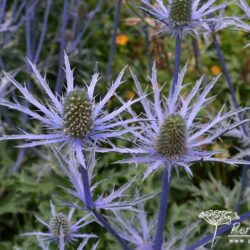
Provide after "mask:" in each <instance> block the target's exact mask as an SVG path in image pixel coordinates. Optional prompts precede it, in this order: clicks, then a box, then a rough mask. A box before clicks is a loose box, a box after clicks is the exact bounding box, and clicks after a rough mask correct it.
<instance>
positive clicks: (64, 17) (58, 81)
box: [56, 0, 68, 94]
mask: <svg viewBox="0 0 250 250" xmlns="http://www.w3.org/2000/svg"><path fill="white" fill-rule="evenodd" d="M67 21H68V0H64V1H63V11H62V23H61V31H60V51H59V64H58V72H57V78H56V92H57V93H58V94H60V93H61V91H62V86H63V79H64V77H63V67H62V65H63V52H64V50H65V44H66V41H65V30H66V26H67Z"/></svg>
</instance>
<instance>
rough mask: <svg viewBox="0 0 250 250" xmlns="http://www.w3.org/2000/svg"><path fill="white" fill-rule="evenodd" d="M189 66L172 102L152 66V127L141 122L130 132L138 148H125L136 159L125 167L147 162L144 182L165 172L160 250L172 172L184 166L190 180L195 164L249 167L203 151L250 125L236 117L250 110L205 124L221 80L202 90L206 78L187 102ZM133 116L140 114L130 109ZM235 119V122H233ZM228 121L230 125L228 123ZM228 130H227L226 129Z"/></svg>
mask: <svg viewBox="0 0 250 250" xmlns="http://www.w3.org/2000/svg"><path fill="white" fill-rule="evenodd" d="M186 71H187V64H186V65H185V67H184V68H183V70H182V71H181V73H180V74H179V77H178V80H177V85H176V87H175V90H174V93H173V94H171V92H170V93H169V96H168V98H165V97H164V96H163V95H162V94H161V89H160V88H159V86H158V81H157V73H156V67H155V65H154V66H153V69H152V76H151V78H150V81H151V84H152V89H153V101H152V100H151V98H150V97H148V96H147V97H146V98H143V99H142V100H141V101H140V102H141V105H142V107H143V109H144V116H145V119H147V120H149V121H150V122H148V123H144V122H140V125H139V126H138V129H137V130H136V131H131V133H132V134H133V137H134V140H135V145H136V146H135V147H134V148H133V147H132V148H131V149H125V150H124V153H126V152H130V153H131V154H133V155H134V157H132V158H131V159H126V160H123V161H122V163H130V164H131V163H135V162H136V163H147V164H149V167H148V169H147V171H146V172H145V174H144V179H145V178H147V177H148V175H149V174H150V173H152V172H153V171H155V170H157V169H159V168H161V167H163V168H164V174H163V179H162V191H161V202H160V208H159V213H158V223H157V231H156V234H155V242H154V243H155V249H161V245H162V243H163V231H164V221H165V218H166V210H167V203H168V198H169V197H168V196H169V188H170V177H171V172H172V169H173V168H175V169H177V171H178V168H179V167H183V168H184V170H185V171H186V172H187V174H188V175H190V176H192V171H191V169H190V166H192V165H193V164H194V163H195V162H201V163H203V162H222V163H225V164H229V165H237V164H244V163H246V164H248V162H247V161H244V160H237V159H226V158H221V157H220V158H218V157H215V155H216V154H217V153H218V152H217V151H207V150H204V149H203V148H204V146H206V145H210V144H212V143H214V141H215V140H216V139H218V138H219V137H221V136H222V135H223V134H225V133H226V132H228V131H230V130H233V129H234V128H236V127H239V126H240V125H242V124H244V123H246V122H247V121H248V119H245V120H243V121H238V119H237V115H238V114H239V113H242V112H244V111H246V110H247V108H239V109H237V110H233V111H230V112H225V111H224V110H225V107H222V108H221V109H220V110H219V111H218V113H217V115H216V116H215V117H212V118H211V119H209V120H207V121H205V122H203V121H202V120H201V119H200V117H199V115H200V113H201V111H204V110H205V109H206V108H207V107H208V105H209V104H210V103H211V102H212V101H213V99H214V97H213V96H212V97H209V96H208V95H209V93H210V91H211V89H212V88H213V87H214V85H215V84H216V82H217V81H218V79H219V76H218V77H217V78H215V79H213V80H212V81H211V82H209V83H207V84H206V86H205V87H204V88H203V89H202V83H203V80H204V77H202V78H200V79H199V80H198V81H197V82H196V84H195V85H194V87H193V88H192V89H191V91H190V92H189V93H188V94H187V97H186V99H185V100H184V99H183V98H182V95H181V92H182V91H183V90H184V88H185V85H184V84H183V81H184V77H185V73H186ZM131 74H132V77H133V79H134V82H135V85H136V89H137V94H138V95H139V96H145V95H147V93H145V92H144V91H143V90H142V88H141V85H140V83H139V81H138V79H137V77H136V76H135V74H134V73H133V72H132V71H131ZM130 112H131V114H132V115H134V116H135V117H137V116H138V115H137V114H136V113H135V112H134V111H133V110H132V109H130ZM230 120H231V122H230ZM226 121H227V122H226ZM225 122H226V124H227V126H222V125H223V124H225Z"/></svg>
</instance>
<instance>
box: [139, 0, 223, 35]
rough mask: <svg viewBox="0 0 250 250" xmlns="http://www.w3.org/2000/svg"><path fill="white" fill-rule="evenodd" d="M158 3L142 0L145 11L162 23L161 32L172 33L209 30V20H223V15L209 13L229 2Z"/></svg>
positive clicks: (190, 0) (184, 0)
mask: <svg viewBox="0 0 250 250" xmlns="http://www.w3.org/2000/svg"><path fill="white" fill-rule="evenodd" d="M156 2H157V5H156V6H155V5H154V4H151V3H150V1H148V0H142V3H143V4H144V5H145V7H142V9H143V10H144V11H146V12H147V13H149V14H150V15H152V16H153V17H154V18H155V19H156V21H157V22H160V23H162V28H161V30H160V32H167V33H170V34H171V35H177V34H178V33H180V34H185V33H195V34H197V33H198V31H201V30H203V31H209V22H211V20H213V21H214V22H223V17H220V18H208V15H209V14H213V13H214V12H215V11H217V10H220V9H223V8H225V7H226V6H227V5H228V3H227V4H226V3H222V4H219V5H217V6H212V5H213V4H214V2H215V1H214V0H207V1H204V0H195V1H193V0H169V1H168V2H169V3H168V5H165V4H164V3H163V0H157V1H156Z"/></svg>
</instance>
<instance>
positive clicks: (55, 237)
mask: <svg viewBox="0 0 250 250" xmlns="http://www.w3.org/2000/svg"><path fill="white" fill-rule="evenodd" d="M50 208H51V218H50V221H49V222H45V221H44V220H43V219H41V218H40V217H38V216H36V218H37V220H38V221H39V222H40V223H42V224H43V225H44V226H45V227H47V230H48V231H47V232H30V233H25V234H23V236H29V235H35V236H37V237H40V240H39V242H40V246H41V247H42V249H44V248H45V247H44V246H43V244H44V245H45V244H46V243H45V242H47V243H48V244H46V245H47V248H48V249H49V245H50V243H52V242H55V243H57V244H58V245H59V249H60V250H61V249H65V246H66V245H68V244H70V243H73V242H74V241H76V240H77V239H83V240H84V242H86V241H88V240H89V239H90V238H96V237H97V236H96V235H95V234H87V233H81V232H80V230H81V229H82V228H84V227H86V226H87V225H88V224H89V223H91V222H93V220H89V217H90V215H89V214H87V215H86V216H84V217H83V218H81V219H80V220H78V221H76V222H72V217H73V215H74V211H75V208H72V209H71V210H70V212H69V214H68V216H66V215H65V214H64V213H61V212H59V213H58V212H56V209H55V206H54V204H53V203H52V202H50ZM43 242H44V243H43ZM78 249H79V250H80V249H83V248H80V246H79V248H78Z"/></svg>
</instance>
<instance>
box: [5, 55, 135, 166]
mask: <svg viewBox="0 0 250 250" xmlns="http://www.w3.org/2000/svg"><path fill="white" fill-rule="evenodd" d="M64 60H65V74H66V80H67V85H66V93H65V94H64V96H63V97H59V96H58V95H57V94H56V93H53V92H52V90H51V89H50V87H49V85H48V83H47V82H46V80H45V78H44V77H42V76H41V74H40V73H39V71H38V69H37V67H36V66H35V65H34V64H32V63H31V62H29V63H30V66H31V68H32V70H33V72H34V74H35V77H36V78H37V80H38V81H39V83H40V85H41V87H42V88H43V90H44V91H45V94H46V95H47V96H48V98H49V104H48V105H45V104H43V103H42V102H40V101H39V100H37V99H36V98H35V97H34V96H33V95H32V93H31V92H30V91H29V90H28V89H27V87H26V86H22V85H21V84H20V83H19V82H17V81H16V80H15V79H14V78H13V77H12V76H11V75H9V74H8V73H5V72H4V74H5V76H6V77H7V79H8V80H9V81H10V82H11V83H12V84H13V85H14V86H15V87H16V88H17V89H18V90H19V91H20V92H21V94H22V95H23V97H24V98H25V99H26V100H27V101H28V102H29V103H30V104H32V105H34V106H35V107H36V109H38V111H33V110H31V109H30V108H29V107H26V106H24V105H22V104H21V103H19V102H18V101H15V102H9V101H5V100H4V101H3V100H2V101H1V102H0V105H1V106H5V107H7V108H9V109H13V110H17V111H19V112H22V113H25V114H27V115H29V116H31V117H32V118H33V119H36V120H38V121H39V122H40V123H41V125H43V126H44V127H45V128H46V132H48V133H47V134H39V135H37V134H32V133H28V132H25V133H23V134H19V135H6V136H2V137H1V138H0V140H28V141H31V142H29V143H25V144H22V145H20V146H19V147H22V148H27V147H34V146H39V145H49V144H54V143H57V144H58V143H61V144H62V145H66V146H67V151H68V152H67V153H73V154H75V155H76V157H77V159H78V160H79V162H80V163H81V162H83V161H84V156H83V148H84V147H89V146H91V145H93V143H94V142H96V143H97V145H99V144H100V143H101V142H108V141H109V139H110V138H119V137H121V136H122V135H123V134H125V133H127V132H128V130H126V129H123V130H121V129H119V128H120V125H121V124H123V123H124V124H128V123H130V122H134V121H135V120H136V119H134V118H132V119H128V120H126V121H124V122H123V121H121V120H120V119H119V115H120V114H121V112H123V111H124V110H126V109H127V108H128V107H129V106H130V105H132V104H133V103H135V102H137V101H138V100H137V99H136V100H129V101H128V102H127V103H126V104H124V105H122V106H121V107H119V108H118V109H116V110H114V111H113V112H111V113H107V111H105V106H106V104H107V102H108V101H109V100H110V98H111V97H112V96H113V95H114V94H115V91H116V89H117V88H118V87H119V86H120V85H121V84H122V77H123V74H124V70H125V68H124V69H123V70H122V71H121V72H120V74H119V75H118V77H117V79H116V80H115V82H114V83H113V84H112V86H111V87H110V89H109V90H108V92H107V93H106V95H104V97H103V99H101V100H100V101H99V102H98V101H97V100H95V95H94V91H95V87H96V84H97V82H98V79H99V73H97V72H96V73H94V74H93V76H92V79H91V82H90V84H89V85H87V84H86V86H84V87H81V88H78V87H75V86H74V77H73V71H72V70H71V68H70V65H69V60H68V56H67V55H66V53H65V55H64ZM96 151H102V148H101V147H97V146H96Z"/></svg>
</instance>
